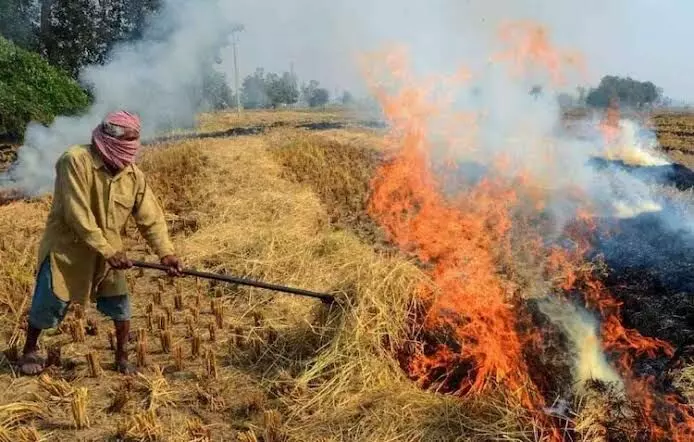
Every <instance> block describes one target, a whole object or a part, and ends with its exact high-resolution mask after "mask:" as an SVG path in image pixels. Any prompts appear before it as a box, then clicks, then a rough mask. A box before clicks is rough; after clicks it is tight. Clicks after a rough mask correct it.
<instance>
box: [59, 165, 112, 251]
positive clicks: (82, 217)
mask: <svg viewBox="0 0 694 442" xmlns="http://www.w3.org/2000/svg"><path fill="white" fill-rule="evenodd" d="M88 167H89V165H88V164H82V163H80V161H79V159H77V158H75V157H73V156H70V155H65V156H63V157H61V158H60V160H58V163H57V164H56V185H57V186H56V187H57V189H58V191H59V193H58V197H59V198H62V203H63V207H64V214H65V221H66V222H67V224H68V225H69V226H70V228H71V229H72V231H73V232H75V234H76V235H77V236H78V237H79V238H80V239H81V240H82V241H84V242H85V243H86V244H87V245H89V246H90V247H91V248H93V249H94V250H96V251H97V252H98V253H99V254H101V256H103V257H104V258H106V259H108V258H110V257H112V256H113V255H115V253H116V250H114V249H113V247H111V245H110V244H109V243H108V241H106V237H105V236H104V234H103V232H102V231H101V229H100V228H99V226H98V225H97V223H96V219H95V218H94V214H93V213H92V211H91V209H90V206H89V200H88V198H87V194H88V192H89V190H88V189H89V175H88V170H87V168H88Z"/></svg>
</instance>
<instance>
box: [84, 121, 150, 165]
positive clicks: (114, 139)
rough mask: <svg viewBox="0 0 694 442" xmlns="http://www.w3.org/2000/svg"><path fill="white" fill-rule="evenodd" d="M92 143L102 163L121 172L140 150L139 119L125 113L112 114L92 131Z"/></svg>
mask: <svg viewBox="0 0 694 442" xmlns="http://www.w3.org/2000/svg"><path fill="white" fill-rule="evenodd" d="M92 142H93V144H94V147H95V148H96V150H97V152H99V154H100V155H101V158H102V159H103V160H104V163H106V165H107V166H108V167H109V168H110V169H111V170H114V171H121V170H123V169H124V168H125V167H127V166H129V165H130V164H132V163H133V161H135V156H136V155H137V152H138V151H139V150H140V118H139V117H138V116H137V115H133V114H131V113H129V112H126V111H118V112H112V113H110V114H108V115H107V116H106V118H104V120H103V121H102V122H101V124H99V125H98V126H97V127H96V128H95V129H94V131H93V132H92Z"/></svg>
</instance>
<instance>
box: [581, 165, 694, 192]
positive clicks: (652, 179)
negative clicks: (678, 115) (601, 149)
mask: <svg viewBox="0 0 694 442" xmlns="http://www.w3.org/2000/svg"><path fill="white" fill-rule="evenodd" d="M589 164H590V165H592V166H593V167H595V168H596V169H598V170H603V171H606V172H609V170H610V169H612V170H622V171H625V172H628V173H629V174H631V175H632V176H634V177H635V178H638V179H640V180H642V181H644V182H646V183H649V184H664V185H669V186H674V187H676V188H677V189H679V190H688V189H691V188H692V187H694V172H693V171H692V170H690V169H689V168H687V167H685V166H683V165H681V164H676V163H673V164H668V165H663V166H634V165H631V164H627V163H625V162H624V161H621V160H606V159H604V158H591V160H590V162H589Z"/></svg>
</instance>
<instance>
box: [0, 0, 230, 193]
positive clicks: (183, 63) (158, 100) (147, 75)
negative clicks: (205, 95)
mask: <svg viewBox="0 0 694 442" xmlns="http://www.w3.org/2000/svg"><path fill="white" fill-rule="evenodd" d="M222 3H223V2H221V1H217V0H209V1H202V2H187V1H183V0H166V1H165V3H164V6H163V8H162V10H161V11H160V12H159V13H157V14H156V15H155V16H153V17H151V23H150V25H149V27H148V28H147V30H146V32H145V34H144V37H143V39H142V40H140V41H136V42H131V43H126V44H121V45H119V46H117V47H116V48H115V49H114V51H113V52H112V54H111V57H110V61H109V62H108V63H106V64H105V65H103V66H101V65H97V66H89V67H87V68H85V69H84V70H83V71H82V72H81V75H80V77H81V80H82V81H83V83H84V84H86V85H87V86H88V87H89V88H90V90H91V91H92V93H93V95H94V103H93V105H92V106H91V108H90V109H89V110H88V111H87V112H86V113H85V114H84V115H80V116H75V117H58V118H56V119H55V121H54V122H53V124H52V125H50V126H49V127H45V126H42V125H39V124H35V123H32V124H30V125H29V127H28V129H27V132H26V136H25V141H24V146H22V148H21V149H20V150H19V153H18V155H19V156H18V159H17V161H16V163H15V164H14V165H13V166H12V167H11V169H10V170H9V171H8V172H7V173H6V174H4V175H0V187H5V186H11V187H16V188H20V189H22V190H23V191H25V192H26V193H29V194H36V193H40V192H46V191H50V190H51V187H52V183H53V178H54V172H53V167H54V163H55V161H56V160H57V159H58V157H59V156H60V154H61V153H62V152H63V151H64V150H65V149H66V148H67V147H68V146H70V145H72V144H79V143H88V142H90V137H91V132H92V130H93V128H94V127H95V126H96V125H97V124H98V123H99V122H100V121H101V119H102V118H103V117H104V115H105V114H106V113H108V112H110V111H112V110H116V109H121V108H122V109H127V110H129V111H131V112H135V113H137V114H139V115H140V117H141V118H142V124H143V137H148V136H151V135H153V134H154V133H155V132H158V131H163V130H168V129H174V128H185V127H191V126H192V125H193V124H194V122H195V116H196V114H197V112H198V111H200V110H201V107H200V104H201V95H202V93H201V90H202V85H203V79H204V76H205V73H206V72H209V69H211V68H212V67H213V66H214V63H215V60H216V59H217V58H218V57H219V56H220V51H221V50H222V49H223V48H225V47H226V46H227V45H228V44H229V33H230V31H231V29H232V26H233V24H234V22H233V21H232V15H231V14H229V13H227V11H225V10H224V9H223V8H222Z"/></svg>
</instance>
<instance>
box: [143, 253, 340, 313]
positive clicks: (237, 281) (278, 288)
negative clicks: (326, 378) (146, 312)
mask: <svg viewBox="0 0 694 442" xmlns="http://www.w3.org/2000/svg"><path fill="white" fill-rule="evenodd" d="M132 264H133V266H134V267H139V268H146V269H154V270H161V271H164V272H167V271H168V270H169V267H167V266H165V265H163V264H155V263H150V262H143V261H132ZM181 273H182V274H183V275H186V276H195V277H196V278H203V279H212V280H215V281H222V282H229V283H232V284H239V285H247V286H251V287H258V288H262V289H268V290H274V291H277V292H283V293H291V294H294V295H299V296H307V297H309V298H316V299H320V300H321V301H323V302H324V303H326V304H332V303H333V302H335V297H334V296H332V295H328V294H325V293H317V292H311V291H309V290H304V289H297V288H293V287H285V286H282V285H276V284H269V283H266V282H262V281H254V280H251V279H245V278H239V277H236V276H229V275H222V274H219V273H207V272H199V271H197V270H192V269H184V270H183V271H182V272H181Z"/></svg>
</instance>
